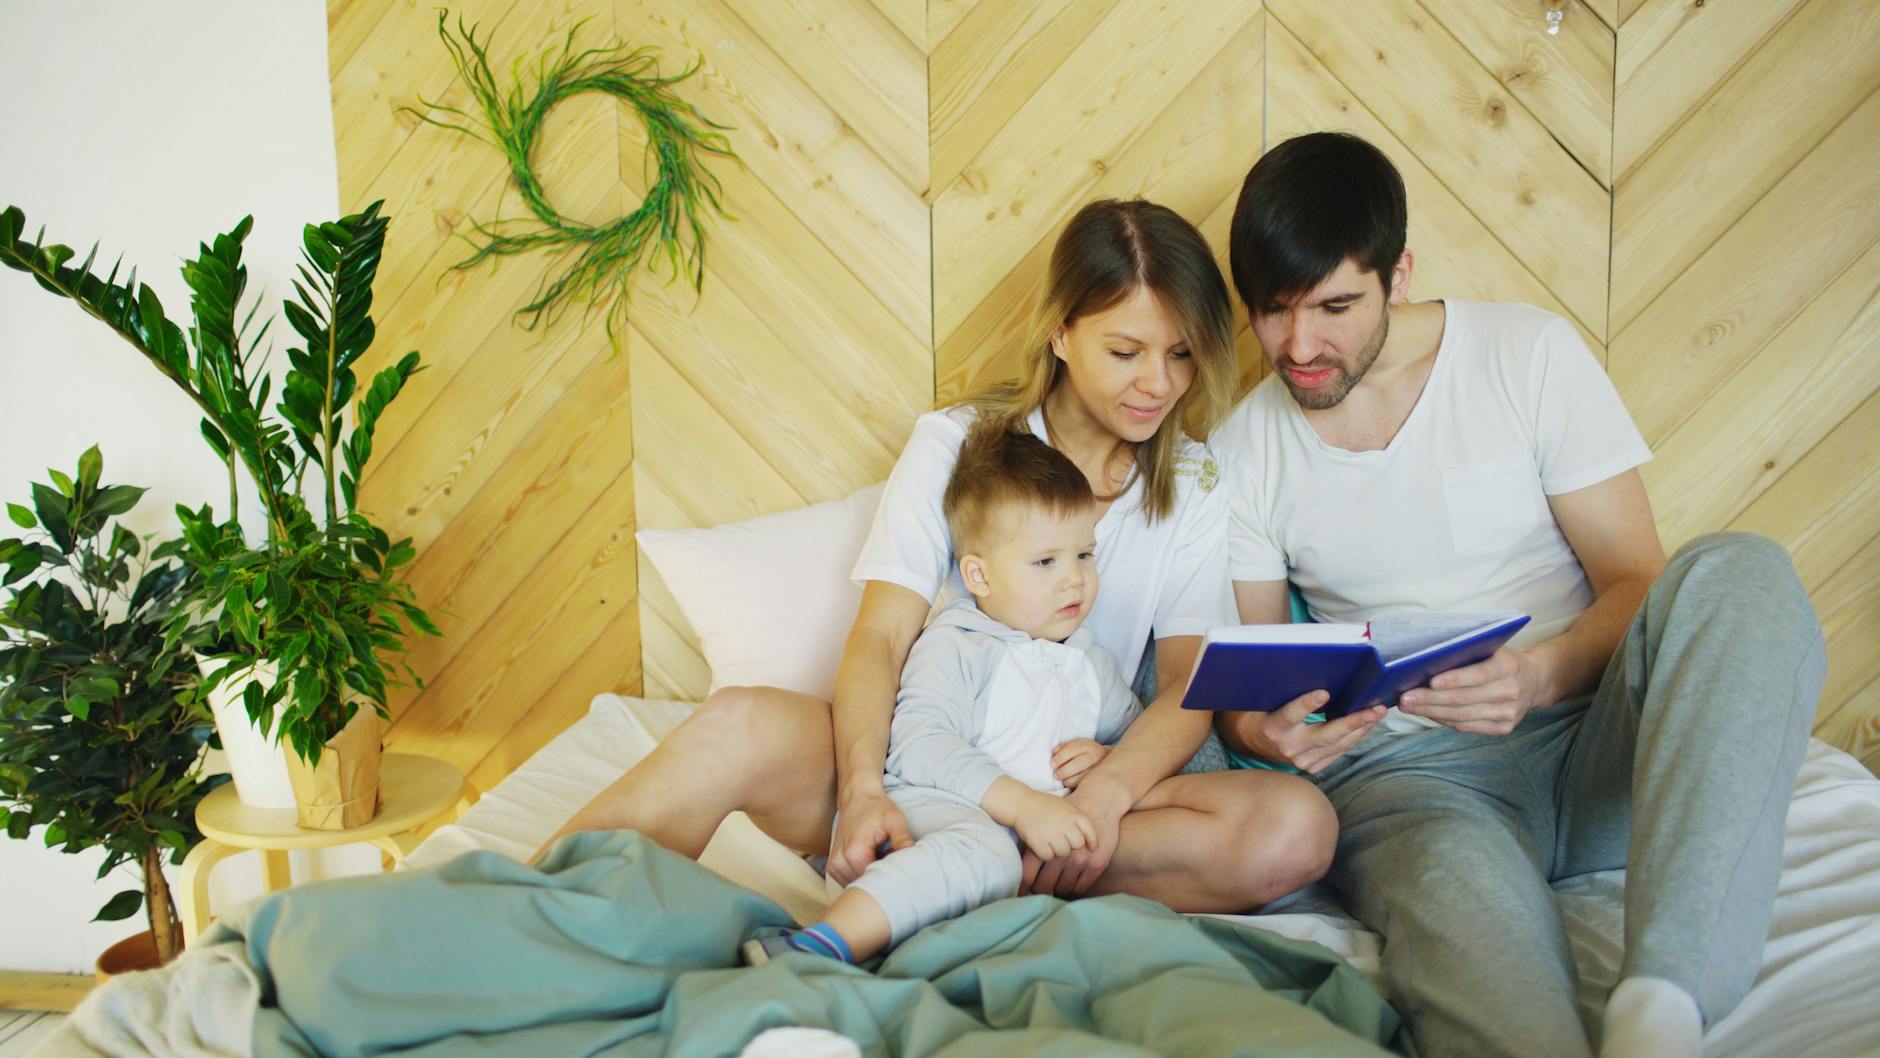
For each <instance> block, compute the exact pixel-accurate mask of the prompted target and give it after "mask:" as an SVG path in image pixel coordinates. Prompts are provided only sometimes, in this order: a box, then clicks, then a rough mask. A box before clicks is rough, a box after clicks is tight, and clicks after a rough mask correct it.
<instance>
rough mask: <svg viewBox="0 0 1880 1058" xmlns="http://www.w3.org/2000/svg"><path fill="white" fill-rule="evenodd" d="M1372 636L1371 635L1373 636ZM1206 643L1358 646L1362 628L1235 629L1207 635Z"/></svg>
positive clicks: (1350, 626)
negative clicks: (1345, 644)
mask: <svg viewBox="0 0 1880 1058" xmlns="http://www.w3.org/2000/svg"><path fill="white" fill-rule="evenodd" d="M1374 634H1375V633H1374ZM1207 642H1209V643H1362V642H1364V626H1363V625H1342V624H1322V625H1320V624H1292V625H1235V626H1233V627H1231V628H1216V629H1214V630H1213V631H1211V632H1209V633H1208V638H1207Z"/></svg>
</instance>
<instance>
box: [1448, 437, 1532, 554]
mask: <svg viewBox="0 0 1880 1058" xmlns="http://www.w3.org/2000/svg"><path fill="white" fill-rule="evenodd" d="M1443 501H1444V504H1445V505H1446V506H1447V508H1448V511H1449V535H1450V538H1451V540H1453V541H1454V543H1455V545H1456V553H1457V554H1462V555H1471V554H1484V553H1488V552H1493V551H1502V550H1506V549H1507V548H1509V547H1512V546H1514V544H1515V543H1516V542H1517V541H1519V540H1520V539H1521V538H1522V537H1523V536H1525V535H1527V533H1528V532H1529V531H1530V530H1531V529H1533V528H1534V526H1535V525H1536V524H1537V523H1538V521H1539V519H1540V517H1541V516H1543V515H1545V514H1546V513H1547V512H1546V505H1547V501H1546V498H1545V497H1543V496H1542V495H1541V491H1540V477H1539V475H1538V474H1537V472H1536V471H1535V469H1534V462H1533V460H1532V459H1530V458H1529V457H1528V456H1526V455H1522V454H1516V455H1511V456H1505V457H1503V458H1501V459H1496V460H1492V461H1490V462H1487V463H1476V464H1473V465H1470V466H1466V467H1451V468H1449V469H1447V470H1444V471H1443ZM1548 516H1549V517H1551V515H1548Z"/></svg>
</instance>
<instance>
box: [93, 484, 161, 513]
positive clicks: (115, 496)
mask: <svg viewBox="0 0 1880 1058" xmlns="http://www.w3.org/2000/svg"><path fill="white" fill-rule="evenodd" d="M147 491H149V490H147V489H142V488H138V487H137V486H135V485H112V486H110V487H109V488H104V489H100V490H98V499H97V501H96V502H94V503H93V504H92V508H91V509H92V514H93V515H94V516H96V517H99V518H115V517H117V516H118V515H120V514H123V513H124V512H126V511H128V510H130V509H131V508H132V507H135V506H137V501H138V500H140V499H142V498H143V495H144V493H145V492H147Z"/></svg>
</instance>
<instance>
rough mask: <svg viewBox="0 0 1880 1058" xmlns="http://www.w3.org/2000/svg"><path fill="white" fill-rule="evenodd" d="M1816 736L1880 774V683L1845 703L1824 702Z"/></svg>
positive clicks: (1870, 684) (1869, 686)
mask: <svg viewBox="0 0 1880 1058" xmlns="http://www.w3.org/2000/svg"><path fill="white" fill-rule="evenodd" d="M1815 737H1816V738H1818V739H1821V740H1822V741H1823V742H1826V743H1828V744H1829V745H1832V746H1839V747H1840V748H1842V749H1844V750H1846V751H1847V752H1849V753H1851V754H1853V755H1854V757H1855V758H1856V759H1858V760H1859V761H1860V762H1861V763H1862V764H1864V765H1866V766H1867V770H1868V771H1870V772H1873V773H1875V774H1876V775H1880V680H1875V681H1873V682H1872V683H1869V684H1868V685H1867V686H1866V687H1864V688H1862V689H1861V690H1860V691H1859V692H1857V693H1856V694H1855V695H1854V696H1853V697H1851V698H1849V699H1847V700H1846V701H1845V702H1839V703H1830V702H1827V701H1823V702H1822V703H1821V713H1820V714H1818V716H1817V718H1816V721H1815Z"/></svg>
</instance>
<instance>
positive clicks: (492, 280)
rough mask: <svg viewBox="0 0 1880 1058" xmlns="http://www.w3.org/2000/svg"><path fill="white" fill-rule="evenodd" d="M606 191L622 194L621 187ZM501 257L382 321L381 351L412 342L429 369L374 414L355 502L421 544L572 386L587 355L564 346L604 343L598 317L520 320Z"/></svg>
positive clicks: (451, 276) (451, 278)
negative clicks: (497, 266)
mask: <svg viewBox="0 0 1880 1058" xmlns="http://www.w3.org/2000/svg"><path fill="white" fill-rule="evenodd" d="M602 197H603V198H605V199H607V200H610V201H617V200H618V197H619V192H618V185H614V186H612V187H609V188H607V189H605V190H604V191H603V192H602ZM505 263H506V264H508V265H510V266H511V267H510V268H509V269H507V270H504V271H497V270H492V271H490V272H484V271H482V270H481V268H479V270H478V271H476V272H451V273H448V274H447V275H446V276H445V277H444V279H443V280H442V282H443V286H442V287H441V288H440V289H439V291H438V295H437V296H436V297H435V298H433V299H431V300H429V301H427V302H425V303H424V304H423V305H422V306H421V307H420V309H417V310H407V311H402V312H396V313H395V315H393V316H391V317H390V318H387V319H385V320H383V321H382V322H381V324H380V331H379V338H378V340H377V342H376V343H375V348H377V349H383V350H400V351H402V350H406V349H412V348H417V349H418V350H419V352H420V353H422V354H423V357H424V365H425V369H424V370H423V371H421V372H419V373H418V374H417V375H414V376H413V377H412V379H411V381H410V382H409V383H407V385H406V387H405V389H404V391H403V392H401V393H400V394H399V397H398V400H397V401H394V402H393V403H392V405H391V407H390V408H389V409H388V410H387V412H386V414H385V415H384V416H383V417H381V418H380V420H379V427H378V430H377V431H376V433H375V435H374V442H373V446H374V455H373V462H372V464H371V465H370V466H368V467H367V469H366V475H365V480H364V481H363V482H362V483H361V485H360V505H361V507H362V508H363V509H366V510H370V511H372V512H373V513H374V514H375V515H377V516H379V517H382V518H385V519H387V521H386V522H385V523H384V524H385V527H386V529H387V531H388V532H391V531H396V532H398V533H402V534H407V535H410V536H411V537H412V538H413V541H414V542H415V543H417V544H418V547H419V549H420V550H422V549H423V548H424V547H426V546H428V545H429V543H430V541H431V540H432V539H434V538H435V535H436V534H437V533H438V532H441V531H442V529H443V526H444V525H445V524H446V523H447V522H448V521H449V519H450V518H451V517H454V516H455V514H456V512H458V511H459V510H461V509H462V507H463V505H464V504H465V503H467V502H469V500H470V499H471V498H472V497H473V496H474V495H475V494H476V491H477V490H478V489H479V488H480V487H481V486H480V482H481V481H482V480H484V479H485V478H486V477H487V476H488V475H489V474H490V473H491V472H492V471H493V469H494V467H495V466H497V465H500V463H501V461H502V458H503V457H504V456H505V455H506V453H507V452H508V451H510V450H512V448H513V446H514V445H515V444H516V443H518V442H519V441H520V440H521V439H522V438H523V437H524V436H526V431H527V429H528V427H529V426H530V425H531V424H533V423H535V422H537V421H539V419H540V416H542V415H544V414H546V413H547V412H548V411H549V407H550V406H551V405H552V402H553V401H554V400H556V399H559V398H560V396H561V395H562V394H563V393H565V392H566V389H567V386H568V383H569V380H570V379H571V377H572V374H573V373H574V372H576V371H578V370H579V369H580V364H581V362H582V361H581V360H576V361H574V362H572V363H563V362H562V361H563V360H564V358H565V357H566V356H567V354H568V350H570V349H572V348H575V347H576V346H584V347H586V348H588V349H593V348H595V347H597V346H605V345H606V344H607V338H606V329H605V326H604V323H603V321H602V320H599V319H588V320H585V321H584V320H582V319H581V318H580V316H579V315H578V313H579V310H575V313H576V314H575V315H573V316H572V318H568V319H564V320H562V321H561V322H560V323H559V324H557V325H556V326H555V327H553V328H551V329H548V330H546V331H539V330H538V331H536V332H530V331H525V330H523V329H521V328H520V327H518V326H515V325H514V323H513V321H512V320H511V318H510V314H511V310H512V309H513V308H514V306H515V304H516V302H515V300H514V297H515V295H514V291H515V289H516V287H515V284H514V283H513V282H506V281H505V280H506V279H507V278H509V277H510V276H511V275H512V274H513V273H514V271H515V268H516V266H517V264H518V263H517V262H505ZM376 355H381V356H388V355H394V354H390V353H378V354H376ZM401 405H402V407H401ZM511 424H514V425H513V426H512V425H511ZM407 449H408V450H407ZM485 450H487V452H488V456H487V457H486V458H484V459H483V460H479V459H478V458H477V457H478V455H479V453H481V452H484V451H485Z"/></svg>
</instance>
